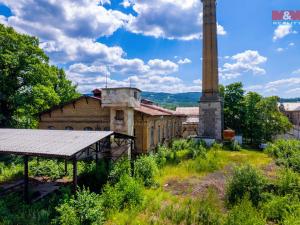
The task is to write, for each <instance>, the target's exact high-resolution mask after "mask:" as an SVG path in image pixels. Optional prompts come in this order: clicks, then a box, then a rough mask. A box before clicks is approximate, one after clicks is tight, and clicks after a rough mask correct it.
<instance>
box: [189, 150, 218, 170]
mask: <svg viewBox="0 0 300 225" xmlns="http://www.w3.org/2000/svg"><path fill="white" fill-rule="evenodd" d="M219 163H220V159H219V156H218V152H217V151H214V152H211V154H208V155H206V156H204V158H202V157H197V158H196V159H195V162H194V167H195V170H196V172H198V173H201V172H213V171H215V170H217V169H219V167H220V164H219Z"/></svg>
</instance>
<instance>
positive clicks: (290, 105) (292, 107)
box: [282, 102, 300, 111]
mask: <svg viewBox="0 0 300 225" xmlns="http://www.w3.org/2000/svg"><path fill="white" fill-rule="evenodd" d="M282 104H283V106H284V109H285V110H286V111H300V102H285V103H282Z"/></svg>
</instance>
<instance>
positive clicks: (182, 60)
mask: <svg viewBox="0 0 300 225" xmlns="http://www.w3.org/2000/svg"><path fill="white" fill-rule="evenodd" d="M177 63H178V64H180V65H183V64H190V63H192V60H190V59H188V58H185V59H180V60H179V61H178V62H177Z"/></svg>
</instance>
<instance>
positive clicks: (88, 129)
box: [83, 127, 93, 131]
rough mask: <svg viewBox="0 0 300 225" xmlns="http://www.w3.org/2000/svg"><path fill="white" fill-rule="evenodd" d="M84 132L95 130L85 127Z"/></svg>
mask: <svg viewBox="0 0 300 225" xmlns="http://www.w3.org/2000/svg"><path fill="white" fill-rule="evenodd" d="M83 130H85V131H92V130H93V128H91V127H85V128H83Z"/></svg>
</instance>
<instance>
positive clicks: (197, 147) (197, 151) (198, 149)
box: [188, 140, 207, 159]
mask: <svg viewBox="0 0 300 225" xmlns="http://www.w3.org/2000/svg"><path fill="white" fill-rule="evenodd" d="M206 153H207V149H206V148H205V147H204V146H203V143H202V142H201V141H195V140H191V141H190V142H189V153H188V155H189V157H190V158H192V159H195V158H197V157H198V156H200V157H202V158H205V155H206Z"/></svg>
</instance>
